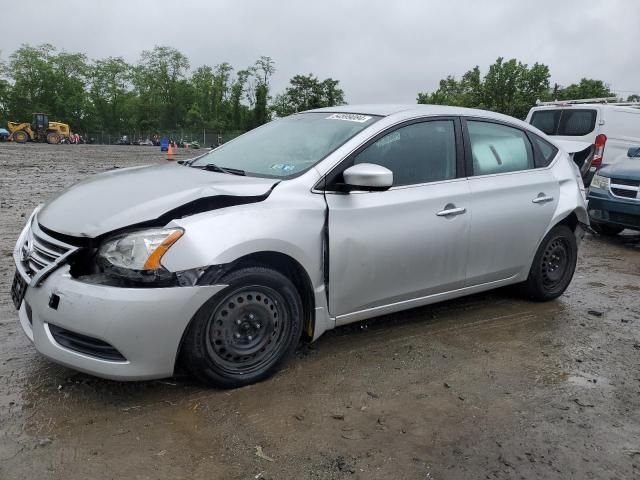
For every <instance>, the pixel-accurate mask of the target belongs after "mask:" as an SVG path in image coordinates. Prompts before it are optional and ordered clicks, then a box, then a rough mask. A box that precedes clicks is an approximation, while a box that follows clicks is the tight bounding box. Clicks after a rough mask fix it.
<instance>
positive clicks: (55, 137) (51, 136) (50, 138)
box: [47, 132, 60, 145]
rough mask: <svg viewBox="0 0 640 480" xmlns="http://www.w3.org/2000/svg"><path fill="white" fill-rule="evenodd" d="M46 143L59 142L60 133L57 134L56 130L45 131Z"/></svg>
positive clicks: (55, 143) (53, 143) (54, 143)
mask: <svg viewBox="0 0 640 480" xmlns="http://www.w3.org/2000/svg"><path fill="white" fill-rule="evenodd" d="M47 143H50V144H52V145H57V144H59V143H60V135H59V134H57V133H56V132H49V133H47Z"/></svg>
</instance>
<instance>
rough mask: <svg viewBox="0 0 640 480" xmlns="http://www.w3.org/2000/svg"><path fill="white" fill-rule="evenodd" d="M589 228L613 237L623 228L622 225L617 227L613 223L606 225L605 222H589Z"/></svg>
mask: <svg viewBox="0 0 640 480" xmlns="http://www.w3.org/2000/svg"><path fill="white" fill-rule="evenodd" d="M591 228H593V229H594V230H595V231H596V232H598V233H599V234H600V235H605V236H607V237H615V236H616V235H618V234H619V233H620V232H622V231H623V230H624V227H618V226H615V225H607V224H606V223H596V222H591Z"/></svg>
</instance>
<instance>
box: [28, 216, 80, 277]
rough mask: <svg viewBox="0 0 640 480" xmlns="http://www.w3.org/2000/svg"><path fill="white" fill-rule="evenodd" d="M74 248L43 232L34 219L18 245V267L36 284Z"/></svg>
mask: <svg viewBox="0 0 640 480" xmlns="http://www.w3.org/2000/svg"><path fill="white" fill-rule="evenodd" d="M75 250H77V248H76V247H74V246H71V245H66V244H64V243H62V242H60V241H59V240H56V239H54V238H52V237H50V236H49V235H47V234H46V233H44V232H43V231H42V230H41V229H40V228H39V227H38V223H37V221H36V220H34V221H33V222H32V223H31V226H30V227H29V230H28V232H27V235H26V236H25V237H24V241H23V243H22V246H21V247H20V251H19V255H20V264H21V265H20V268H19V269H21V270H22V271H23V273H24V274H25V275H26V276H28V277H29V278H30V279H31V280H32V285H33V284H35V285H37V284H38V282H40V281H41V280H43V279H44V278H45V276H46V275H47V274H48V273H50V272H51V271H53V270H54V269H55V268H56V267H57V266H58V265H59V264H60V263H62V261H63V260H65V259H66V258H67V257H68V256H69V255H70V254H71V253H73V252H74V251H75Z"/></svg>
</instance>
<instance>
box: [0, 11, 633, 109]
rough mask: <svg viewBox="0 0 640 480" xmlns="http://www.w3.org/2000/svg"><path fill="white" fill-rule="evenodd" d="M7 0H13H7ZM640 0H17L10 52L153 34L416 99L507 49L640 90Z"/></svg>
mask: <svg viewBox="0 0 640 480" xmlns="http://www.w3.org/2000/svg"><path fill="white" fill-rule="evenodd" d="M3 3H5V2H3ZM638 20H640V1H636V0H607V1H595V0H581V1H578V0H576V1H568V0H552V1H549V0H535V1H526V2H525V1H524V0H522V1H517V0H485V1H471V0H469V1H462V0H460V1H457V0H438V1H436V0H432V1H420V0H404V1H403V0H341V1H340V0H336V1H333V0H315V1H309V0H306V1H305V0H299V1H295V0H271V1H266V0H263V1H258V0H254V1H248V0H246V1H245V0H216V1H209V0H174V1H165V0H127V1H122V0H110V1H99V0H93V1H87V0H65V2H63V3H59V2H50V1H44V0H32V1H29V2H6V4H5V5H3V15H2V21H1V25H2V27H1V31H2V41H1V42H0V49H2V57H3V58H5V59H6V58H7V57H8V56H9V54H10V53H11V52H12V51H13V50H15V49H16V48H17V47H19V46H20V44H22V43H30V44H33V45H35V44H39V43H44V42H48V43H52V44H53V45H55V46H57V47H58V48H63V49H66V50H69V51H81V52H84V53H86V54H87V55H88V56H89V57H90V58H100V57H106V56H122V57H124V58H125V59H127V60H128V61H130V62H135V61H136V60H137V59H138V56H139V53H140V51H142V50H143V49H149V48H152V47H153V46H154V45H156V44H157V45H169V46H173V47H176V48H178V49H179V50H180V51H182V52H183V53H184V54H186V55H187V57H189V59H190V61H191V66H192V67H197V66H199V65H202V64H210V65H214V64H216V63H220V62H223V61H227V62H229V63H231V64H232V65H233V66H234V67H236V68H242V67H246V66H248V65H251V64H252V63H253V62H254V60H255V59H256V58H257V57H259V56H260V55H268V56H270V57H272V58H273V59H274V60H275V62H276V67H277V73H276V74H275V76H274V78H273V80H272V85H273V88H274V91H275V92H278V91H281V90H283V89H284V88H285V87H286V84H287V82H288V80H289V78H290V77H292V76H293V75H295V74H298V73H309V72H312V73H314V74H316V75H318V76H319V77H321V78H325V77H333V78H335V79H338V80H340V83H341V85H342V88H343V89H344V91H345V94H346V99H347V101H348V102H349V103H396V102H397V103H414V102H415V99H416V94H417V92H420V91H431V90H433V89H435V88H437V84H438V81H439V80H440V79H441V78H443V77H445V76H446V75H449V74H452V75H456V76H459V75H461V74H463V73H464V72H465V71H467V70H469V69H470V68H472V67H473V66H474V65H479V66H480V68H481V69H482V71H483V73H484V72H485V71H486V68H487V66H488V65H489V64H491V63H493V62H494V61H495V59H496V58H497V57H498V56H503V57H506V58H513V57H515V58H517V59H518V60H521V61H523V62H525V63H530V64H531V63H534V62H536V61H537V62H542V63H545V64H547V65H549V67H550V69H551V81H552V82H558V83H560V84H561V85H566V84H569V83H571V82H573V81H577V80H579V79H580V78H581V77H592V78H598V79H602V80H604V81H605V82H606V83H608V84H609V85H610V86H611V87H612V88H613V89H614V90H616V91H619V92H620V93H621V94H622V95H624V96H625V97H626V95H628V94H629V93H632V92H633V93H640V57H638V52H639V47H640V24H639V23H638Z"/></svg>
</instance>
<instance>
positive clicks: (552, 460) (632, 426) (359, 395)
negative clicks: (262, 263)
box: [0, 144, 640, 480]
mask: <svg viewBox="0 0 640 480" xmlns="http://www.w3.org/2000/svg"><path fill="white" fill-rule="evenodd" d="M164 161H165V160H164V157H163V156H161V155H160V153H159V152H158V151H157V148H151V147H115V146H111V147H102V146H90V145H80V146H73V145H67V146H56V147H54V146H47V145H26V146H21V145H11V144H0V192H1V196H0V479H2V480H9V479H39V480H40V479H123V478H127V479H129V478H132V479H161V478H172V479H174V478H175V479H179V478H189V479H236V478H237V479H260V478H262V479H343V478H353V479H374V478H375V479H396V478H397V479H400V478H403V479H404V478H406V479H458V478H460V479H476V478H509V479H511V478H526V479H546V478H557V479H591V478H598V479H600V478H605V479H627V478H640V368H639V367H640V295H639V294H640V235H638V234H634V233H632V232H628V231H627V232H625V233H624V234H623V235H621V236H620V237H618V238H616V239H606V238H595V237H593V236H590V235H588V236H587V237H586V238H585V240H584V242H583V244H582V248H581V252H580V259H579V266H578V270H577V272H576V276H575V277H574V281H573V283H572V284H571V287H570V288H569V290H568V291H567V293H566V294H565V295H564V296H562V297H561V298H560V299H559V300H557V301H554V302H550V303H546V304H538V303H531V302H527V301H523V300H521V299H519V298H517V297H514V296H512V295H511V294H510V293H508V292H505V291H497V292H492V293H489V294H482V295H476V296H473V297H469V298H466V299H463V300H456V301H452V302H447V303H443V304H439V305H435V306H430V307H427V308H420V309H415V310H411V311H409V312H405V313H402V314H399V315H392V316H387V317H382V318H379V319H376V320H373V321H369V322H366V323H361V324H357V325H352V326H349V327H344V328H340V329H338V330H336V331H334V332H331V333H329V334H327V335H325V336H324V337H322V338H321V339H320V340H319V341H318V342H317V343H315V344H313V345H311V346H310V347H306V348H301V349H300V350H299V352H298V354H297V355H296V358H294V359H293V360H292V361H291V362H289V364H288V366H287V368H286V369H285V370H284V371H282V372H280V373H279V374H277V375H276V376H275V377H274V378H272V379H271V380H268V381H266V382H263V383H261V384H258V385H253V386H250V387H246V388H242V389H238V390H234V391H218V390H213V389H207V388H203V387H202V386H200V385H198V384H196V383H194V382H193V381H192V380H190V379H189V378H188V377H185V376H177V377H175V378H171V379H167V380H166V381H151V382H139V383H117V382H110V381H105V380H100V379H97V378H93V377H90V376H87V375H83V374H80V373H76V372H74V371H72V370H69V369H66V368H63V367H60V366H57V365H54V364H52V363H50V362H49V361H47V360H45V359H44V358H42V357H41V356H39V355H38V354H37V353H36V352H35V350H34V349H33V347H32V346H31V345H30V343H29V341H28V340H27V338H26V337H25V336H24V335H23V334H22V332H21V330H20V328H19V326H18V324H17V321H16V318H17V316H16V312H15V310H14V309H13V306H12V304H11V300H10V298H9V287H10V281H11V279H12V275H13V270H14V267H13V264H12V258H11V251H12V248H13V244H14V241H15V238H16V237H17V235H18V232H19V230H20V229H21V228H22V225H23V223H24V222H25V215H28V214H29V213H30V212H31V210H32V209H33V208H34V207H35V206H36V205H37V204H38V203H40V202H42V201H44V200H46V199H47V198H48V197H50V196H51V195H52V194H53V193H54V192H56V191H58V190H60V189H61V188H63V187H65V186H67V185H69V184H71V183H73V182H75V181H76V180H78V179H80V178H83V177H85V176H86V175H89V174H91V173H94V172H99V171H103V170H106V169H110V168H113V167H114V166H129V165H138V164H145V163H154V162H155V163H163V162H164ZM259 452H262V453H263V454H264V455H263V456H259V455H258V454H257V453H259Z"/></svg>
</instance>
